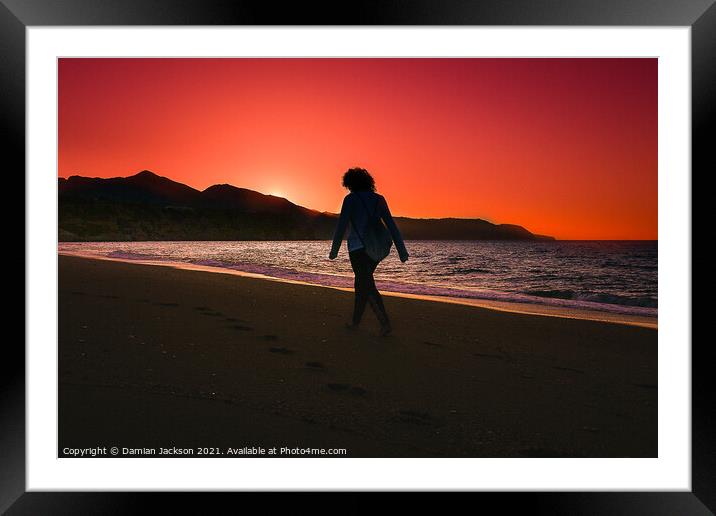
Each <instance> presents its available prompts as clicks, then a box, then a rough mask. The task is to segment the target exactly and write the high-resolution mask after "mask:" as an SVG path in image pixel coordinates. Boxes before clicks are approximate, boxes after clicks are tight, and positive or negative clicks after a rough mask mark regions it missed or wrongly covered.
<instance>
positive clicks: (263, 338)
mask: <svg viewBox="0 0 716 516" xmlns="http://www.w3.org/2000/svg"><path fill="white" fill-rule="evenodd" d="M259 339H261V340H278V336H277V335H261V336H260V337H259Z"/></svg>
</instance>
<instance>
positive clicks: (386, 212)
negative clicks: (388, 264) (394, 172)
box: [380, 195, 408, 262]
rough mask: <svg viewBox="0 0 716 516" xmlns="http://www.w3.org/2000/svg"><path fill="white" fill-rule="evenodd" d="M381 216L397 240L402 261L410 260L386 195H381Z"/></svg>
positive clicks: (396, 244)
mask: <svg viewBox="0 0 716 516" xmlns="http://www.w3.org/2000/svg"><path fill="white" fill-rule="evenodd" d="M380 199H381V203H380V205H381V214H380V216H381V218H382V219H383V222H385V225H386V226H387V227H388V231H390V235H391V236H392V237H393V242H395V248H396V249H397V251H398V256H399V257H400V261H401V262H405V261H407V260H408V251H407V249H405V243H404V242H403V236H402V235H401V234H400V230H399V229H398V226H397V225H396V224H395V221H394V220H393V215H391V213H390V208H388V202H387V201H386V200H385V197H383V196H382V195H381V197H380Z"/></svg>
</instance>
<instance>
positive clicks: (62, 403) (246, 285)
mask: <svg viewBox="0 0 716 516" xmlns="http://www.w3.org/2000/svg"><path fill="white" fill-rule="evenodd" d="M385 303H386V307H387V309H388V311H389V313H390V314H391V316H392V319H393V326H394V328H395V334H394V336H391V337H387V338H380V337H377V336H375V331H376V329H377V323H376V322H375V318H374V316H373V314H372V313H370V312H367V313H366V320H365V328H364V329H363V330H360V331H358V332H356V333H350V332H348V331H347V330H345V329H344V328H343V322H344V321H346V320H347V318H348V314H349V313H350V311H351V308H352V293H349V292H343V291H338V290H333V289H328V288H322V287H313V286H304V285H292V284H285V283H279V282H273V281H267V280H262V279H254V278H245V277H239V276H233V275H227V274H215V273H210V272H200V271H186V270H178V269H173V268H169V267H158V266H148V265H137V264H131V263H118V262H110V261H101V260H91V259H86V258H77V257H68V256H60V257H59V446H60V450H58V454H59V455H61V456H62V455H64V454H63V453H62V449H63V448H65V447H73V448H90V447H97V446H107V447H111V446H118V447H120V448H122V447H127V448H159V447H172V446H176V447H181V448H193V449H195V456H196V448H197V447H216V448H219V449H221V451H222V452H223V453H225V452H226V448H228V447H231V448H235V449H241V448H244V447H247V446H248V447H252V446H256V447H263V448H266V449H268V448H271V447H274V446H275V447H279V448H280V447H301V448H326V449H327V448H345V449H346V450H347V453H346V455H347V456H351V457H393V456H400V457H430V456H447V457H655V456H656V455H657V385H656V382H657V331H656V330H654V329H649V328H641V327H635V326H626V325H621V324H613V323H604V322H594V321H581V320H574V319H561V318H555V317H541V316H534V315H522V314H512V313H506V312H498V311H493V310H488V309H483V308H476V307H470V306H462V305H455V304H446V303H438V302H431V301H423V300H414V299H402V298H396V297H388V298H386V299H385ZM157 453H158V452H157Z"/></svg>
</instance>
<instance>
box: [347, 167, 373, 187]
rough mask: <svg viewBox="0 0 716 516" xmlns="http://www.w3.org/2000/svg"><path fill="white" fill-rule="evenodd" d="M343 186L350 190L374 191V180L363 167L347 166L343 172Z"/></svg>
mask: <svg viewBox="0 0 716 516" xmlns="http://www.w3.org/2000/svg"><path fill="white" fill-rule="evenodd" d="M343 186H345V187H346V188H348V189H349V190H350V191H351V192H375V180H374V179H373V176H371V175H370V173H369V172H368V171H367V170H366V169H364V168H358V167H354V168H349V169H348V170H347V171H346V173H345V174H343Z"/></svg>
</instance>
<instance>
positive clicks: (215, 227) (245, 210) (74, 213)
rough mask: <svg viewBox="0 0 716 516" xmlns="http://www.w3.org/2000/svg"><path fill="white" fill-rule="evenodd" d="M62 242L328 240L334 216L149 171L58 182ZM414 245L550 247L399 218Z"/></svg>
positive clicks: (481, 227) (473, 226) (485, 228)
mask: <svg viewBox="0 0 716 516" xmlns="http://www.w3.org/2000/svg"><path fill="white" fill-rule="evenodd" d="M58 194H59V227H58V239H59V241H60V242H92V241H94V242H97V241H105V242H106V241H149V240H155V241H172V240H173V241H177V240H186V241H196V240H325V239H330V238H331V237H332V235H333V231H334V230H335V224H336V217H337V215H336V214H333V213H326V212H319V211H316V210H312V209H309V208H305V207H303V206H299V205H297V204H294V203H292V202H290V201H288V200H287V199H284V198H282V197H276V196H272V195H265V194H262V193H259V192H256V191H253V190H249V189H246V188H238V187H235V186H232V185H228V184H222V185H213V186H210V187H209V188H207V189H205V190H202V191H200V190H196V189H194V188H191V187H190V186H187V185H185V184H182V183H179V182H176V181H173V180H171V179H169V178H166V177H162V176H159V175H157V174H154V173H153V172H150V171H148V170H144V171H142V172H139V173H138V174H135V175H133V176H129V177H116V178H109V179H102V178H91V177H83V176H71V177H69V178H67V179H65V178H59V179H58ZM395 220H396V222H397V223H398V225H399V227H400V230H401V232H402V233H403V237H404V238H406V239H409V240H523V241H552V240H555V238H554V237H551V236H546V235H537V234H534V233H532V232H530V231H528V230H527V229H525V228H524V227H522V226H519V225H516V224H493V223H491V222H488V221H486V220H483V219H462V218H440V219H435V218H425V219H423V218H409V217H395Z"/></svg>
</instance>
